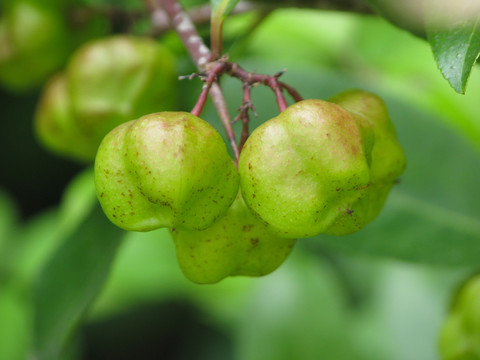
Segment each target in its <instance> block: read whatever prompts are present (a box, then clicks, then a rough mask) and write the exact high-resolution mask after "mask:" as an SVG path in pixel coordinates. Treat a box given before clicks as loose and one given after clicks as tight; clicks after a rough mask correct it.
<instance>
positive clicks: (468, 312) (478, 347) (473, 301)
mask: <svg viewBox="0 0 480 360" xmlns="http://www.w3.org/2000/svg"><path fill="white" fill-rule="evenodd" d="M440 352H441V355H442V359H444V360H479V359H480V275H477V276H474V277H473V278H471V279H469V280H468V281H467V282H466V283H465V284H464V286H462V288H461V289H460V291H459V292H458V294H457V296H456V298H455V301H454V302H453V306H452V309H451V311H450V314H449V317H448V319H447V321H446V323H445V325H444V326H443V329H442V333H441V336H440Z"/></svg>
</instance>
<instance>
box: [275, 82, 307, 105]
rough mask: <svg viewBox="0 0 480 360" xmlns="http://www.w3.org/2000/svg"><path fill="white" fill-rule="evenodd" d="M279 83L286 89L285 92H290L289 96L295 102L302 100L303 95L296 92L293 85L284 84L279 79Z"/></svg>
mask: <svg viewBox="0 0 480 360" xmlns="http://www.w3.org/2000/svg"><path fill="white" fill-rule="evenodd" d="M279 85H280V86H281V87H282V88H283V89H285V90H287V92H288V93H289V94H290V96H291V97H292V98H293V100H295V101H296V102H299V101H302V100H303V97H302V96H301V95H300V94H299V93H298V91H297V90H295V89H294V88H293V87H291V86H290V85H288V84H285V83H284V82H282V81H280V82H279Z"/></svg>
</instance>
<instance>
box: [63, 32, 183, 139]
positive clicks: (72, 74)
mask: <svg viewBox="0 0 480 360" xmlns="http://www.w3.org/2000/svg"><path fill="white" fill-rule="evenodd" d="M174 66H175V62H174V58H173V56H172V54H171V53H170V51H168V49H166V48H164V47H163V46H161V45H160V44H159V43H158V42H156V41H154V40H152V39H149V38H143V37H134V36H127V35H118V36H112V37H109V38H105V39H101V40H97V41H92V42H90V43H87V44H85V45H84V46H82V47H81V48H80V49H79V50H78V51H76V52H75V54H74V55H73V56H72V58H71V59H70V61H69V64H68V67H67V73H66V75H67V81H68V89H69V93H70V96H71V103H72V109H73V112H74V114H75V118H76V119H77V121H78V123H79V125H80V127H82V128H83V129H84V131H86V132H88V133H90V134H91V136H92V137H94V138H96V139H97V140H98V142H100V141H101V139H102V138H103V137H104V136H105V134H106V133H108V132H109V131H110V130H111V129H113V128H114V127H116V126H118V125H120V124H122V123H124V122H126V121H129V120H131V119H136V118H138V117H140V116H143V115H145V114H150V113H153V112H157V111H163V110H167V109H169V108H171V107H172V103H173V102H174V98H175V88H176V75H175V68H174Z"/></svg>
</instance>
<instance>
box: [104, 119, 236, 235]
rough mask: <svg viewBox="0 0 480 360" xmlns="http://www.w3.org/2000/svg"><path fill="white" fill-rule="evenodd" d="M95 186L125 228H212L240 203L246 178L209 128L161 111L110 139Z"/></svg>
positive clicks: (126, 126)
mask: <svg viewBox="0 0 480 360" xmlns="http://www.w3.org/2000/svg"><path fill="white" fill-rule="evenodd" d="M95 185H96V189H97V195H98V199H99V201H100V204H101V206H102V208H103V211H104V212H105V214H106V215H107V217H108V218H109V219H110V220H111V221H112V222H113V223H114V224H115V225H117V226H119V227H121V228H123V229H125V230H131V231H149V230H154V229H157V228H161V227H168V228H177V227H184V228H187V229H205V228H207V227H208V226H210V225H211V224H212V223H213V222H214V221H215V220H216V219H217V218H219V217H220V216H222V215H223V214H224V213H225V212H226V211H227V210H228V208H229V206H230V205H231V204H232V202H233V200H234V199H235V196H236V194H237V191H238V174H237V171H236V169H235V166H234V164H233V162H232V160H231V159H230V157H229V155H228V153H227V149H226V147H225V144H224V142H223V140H222V138H221V136H220V134H219V133H218V132H217V131H216V130H215V129H214V128H213V127H211V126H210V125H209V124H208V123H207V122H205V121H203V120H202V119H200V118H198V117H196V116H194V115H192V114H190V113H186V112H161V113H154V114H149V115H146V116H143V117H141V118H140V119H138V120H133V121H129V122H127V123H124V124H122V125H120V126H118V127H116V128H115V129H114V130H112V131H111V132H110V133H109V134H108V135H107V136H105V138H104V140H103V141H102V143H101V145H100V147H99V149H98V153H97V157H96V160H95Z"/></svg>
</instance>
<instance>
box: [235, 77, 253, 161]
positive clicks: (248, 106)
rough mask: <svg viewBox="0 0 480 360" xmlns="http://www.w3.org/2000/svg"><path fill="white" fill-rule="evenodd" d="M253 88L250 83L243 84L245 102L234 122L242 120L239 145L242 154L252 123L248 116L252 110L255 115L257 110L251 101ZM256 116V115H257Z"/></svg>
mask: <svg viewBox="0 0 480 360" xmlns="http://www.w3.org/2000/svg"><path fill="white" fill-rule="evenodd" d="M251 88H252V86H251V85H250V84H249V83H246V82H245V83H243V101H242V106H241V107H240V109H239V110H240V114H238V116H237V117H236V118H235V120H234V121H236V120H240V119H241V120H242V135H241V137H240V143H239V145H238V147H239V149H240V152H242V149H243V146H244V145H245V142H246V141H247V139H248V137H249V135H250V131H249V129H248V127H249V123H250V117H249V116H248V111H249V110H252V111H253V112H254V113H255V108H254V107H253V104H252V99H251V94H250V90H251ZM255 115H256V114H255Z"/></svg>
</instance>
